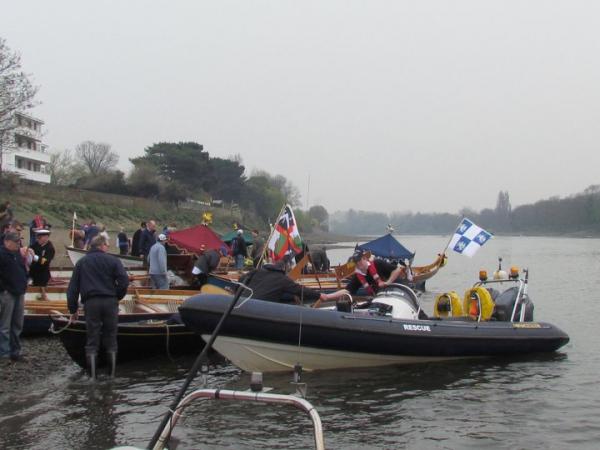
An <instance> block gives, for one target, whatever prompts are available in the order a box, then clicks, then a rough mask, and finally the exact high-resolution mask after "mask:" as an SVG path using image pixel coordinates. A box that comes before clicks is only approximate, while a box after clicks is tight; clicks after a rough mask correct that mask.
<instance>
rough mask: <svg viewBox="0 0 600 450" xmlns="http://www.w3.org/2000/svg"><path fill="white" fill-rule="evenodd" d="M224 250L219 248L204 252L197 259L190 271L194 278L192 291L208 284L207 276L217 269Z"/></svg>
mask: <svg viewBox="0 0 600 450" xmlns="http://www.w3.org/2000/svg"><path fill="white" fill-rule="evenodd" d="M225 253H226V250H225V249H223V248H220V249H219V250H214V249H210V250H205V251H204V252H203V253H202V254H201V255H200V256H199V257H198V260H197V261H196V263H195V264H194V268H193V269H192V275H194V276H195V277H196V278H195V280H194V282H193V284H192V287H193V288H194V289H200V288H201V287H202V286H204V285H205V284H206V283H207V282H208V275H209V274H210V273H211V272H212V271H213V270H215V269H216V268H217V267H219V262H220V261H221V256H224V255H225Z"/></svg>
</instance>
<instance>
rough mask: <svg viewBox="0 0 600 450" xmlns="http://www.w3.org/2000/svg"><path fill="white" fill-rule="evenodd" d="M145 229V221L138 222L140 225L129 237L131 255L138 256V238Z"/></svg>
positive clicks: (139, 238)
mask: <svg viewBox="0 0 600 450" xmlns="http://www.w3.org/2000/svg"><path fill="white" fill-rule="evenodd" d="M145 229H146V222H142V223H140V227H139V228H138V229H137V230H135V232H134V233H133V237H132V238H131V256H140V240H141V239H142V233H143V232H144V230H145Z"/></svg>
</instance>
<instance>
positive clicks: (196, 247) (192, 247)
mask: <svg viewBox="0 0 600 450" xmlns="http://www.w3.org/2000/svg"><path fill="white" fill-rule="evenodd" d="M169 243H171V244H175V245H176V246H177V247H179V248H182V249H183V248H184V249H186V250H187V251H188V252H192V253H197V254H200V253H201V252H202V250H201V249H200V246H201V245H203V244H204V245H205V246H206V250H208V249H214V250H218V249H219V248H221V247H225V248H227V249H228V250H229V247H227V245H226V244H225V243H224V242H223V241H222V240H221V239H220V238H219V236H218V235H217V233H215V232H214V231H213V230H211V229H210V228H209V227H208V226H207V225H196V226H195V227H191V228H186V229H185V230H178V231H171V232H170V233H169Z"/></svg>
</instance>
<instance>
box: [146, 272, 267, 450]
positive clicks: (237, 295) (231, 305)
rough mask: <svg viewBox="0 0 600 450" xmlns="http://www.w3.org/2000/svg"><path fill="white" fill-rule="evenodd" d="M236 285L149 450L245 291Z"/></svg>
mask: <svg viewBox="0 0 600 450" xmlns="http://www.w3.org/2000/svg"><path fill="white" fill-rule="evenodd" d="M255 273H256V271H254V272H250V274H249V275H248V279H247V280H246V283H248V284H250V281H251V280H252V278H253V277H254V274H255ZM238 284H239V286H238V288H237V291H236V292H235V295H234V296H233V298H232V299H231V302H230V303H229V306H228V308H227V310H226V311H225V312H224V313H223V315H222V316H221V319H220V320H219V323H217V326H216V327H215V329H214V331H213V333H212V334H211V336H210V339H209V340H208V341H207V342H206V345H205V346H204V349H203V350H202V352H201V353H200V354H199V355H198V357H197V358H196V361H195V362H194V365H193V366H192V368H191V369H190V372H189V373H188V376H187V377H186V379H185V381H184V383H183V386H181V389H179V392H178V393H177V395H176V396H175V400H173V403H171V406H170V407H169V410H168V411H167V413H166V414H165V416H164V417H163V419H162V421H161V423H160V425H159V426H158V428H157V429H156V432H155V433H154V436H152V440H151V441H150V444H148V448H149V449H153V448H154V447H155V446H156V443H157V442H158V440H159V439H160V437H161V434H162V432H163V430H164V428H165V427H166V426H167V423H169V420H170V419H171V417H172V416H173V414H174V412H175V411H176V410H177V407H178V406H179V402H181V399H182V398H183V396H184V395H185V392H186V391H187V388H188V387H189V386H190V384H191V383H192V380H193V379H194V377H195V376H196V373H197V372H198V370H199V369H200V366H201V365H202V362H203V361H204V360H205V359H206V355H208V351H209V350H210V349H211V348H212V345H213V343H214V342H215V340H216V339H217V336H218V335H219V332H220V331H221V327H222V326H223V323H225V320H226V319H227V317H229V315H230V314H231V311H233V308H234V307H235V305H236V303H237V301H238V300H239V299H240V297H241V296H242V293H243V292H244V290H245V289H246V286H245V285H243V284H242V283H238ZM169 434H170V433H169ZM167 439H169V435H167V437H166V438H165V439H164V440H165V441H166V440H167Z"/></svg>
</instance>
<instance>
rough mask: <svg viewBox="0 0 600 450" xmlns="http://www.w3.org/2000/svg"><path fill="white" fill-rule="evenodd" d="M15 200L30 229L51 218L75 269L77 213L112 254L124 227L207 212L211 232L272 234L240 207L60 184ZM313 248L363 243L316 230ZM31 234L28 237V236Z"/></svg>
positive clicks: (308, 236)
mask: <svg viewBox="0 0 600 450" xmlns="http://www.w3.org/2000/svg"><path fill="white" fill-rule="evenodd" d="M4 200H10V201H11V203H12V205H13V213H14V216H15V218H16V219H17V220H18V221H20V222H21V223H23V224H24V225H25V227H26V229H27V226H28V224H29V222H31V220H32V219H33V217H34V216H35V215H36V214H41V215H42V216H44V217H46V219H47V220H48V222H49V223H50V224H52V236H51V241H52V242H53V243H54V246H55V248H56V250H57V252H56V258H55V261H54V264H53V265H54V266H67V265H70V262H69V259H68V257H67V256H66V252H65V251H64V247H65V246H66V245H70V244H71V240H70V238H69V236H68V232H69V230H70V228H71V226H72V220H73V213H76V214H77V219H78V220H77V223H78V224H82V223H84V222H87V221H89V220H95V221H96V223H97V224H103V225H105V226H106V228H107V231H108V233H109V235H110V237H111V247H112V251H115V247H114V242H115V239H116V235H117V233H118V232H119V230H120V228H121V227H123V228H125V231H126V232H127V234H128V236H130V237H131V235H132V234H133V232H134V231H135V230H136V229H137V228H138V227H139V223H140V222H141V221H146V220H149V219H154V220H156V221H157V225H158V229H159V230H160V229H162V228H163V227H164V226H165V225H167V226H168V225H172V224H174V225H175V226H176V228H178V229H182V228H187V227H190V226H193V225H197V224H198V223H200V222H201V220H202V214H203V213H204V212H210V213H212V216H213V223H212V224H211V228H212V229H214V230H215V231H216V232H217V233H219V234H224V233H227V232H229V231H231V230H232V229H233V224H234V223H242V224H244V225H245V226H248V227H252V228H258V229H259V230H260V231H261V232H262V233H263V235H264V236H265V237H267V235H268V232H269V230H268V229H267V228H266V227H265V226H264V225H262V226H261V225H259V223H260V222H259V221H258V220H257V219H256V216H255V214H254V213H253V212H252V211H244V210H240V209H238V208H222V207H211V206H206V205H199V204H185V205H181V206H180V207H178V208H177V207H174V206H173V205H171V204H168V203H162V202H159V201H155V200H149V199H146V198H141V197H129V196H122V195H111V194H104V193H100V192H92V191H84V190H79V189H71V188H64V187H56V186H38V185H26V184H22V185H18V186H16V187H15V188H14V189H13V190H11V191H10V192H6V193H4V192H3V195H2V198H0V201H4ZM300 231H301V234H302V237H303V238H304V240H305V241H306V242H307V244H308V245H309V246H310V245H315V244H325V245H327V246H332V245H334V244H335V243H337V242H358V240H357V238H356V237H354V236H347V235H342V234H335V233H326V232H322V231H316V232H312V233H302V230H300ZM26 234H27V233H26Z"/></svg>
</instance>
